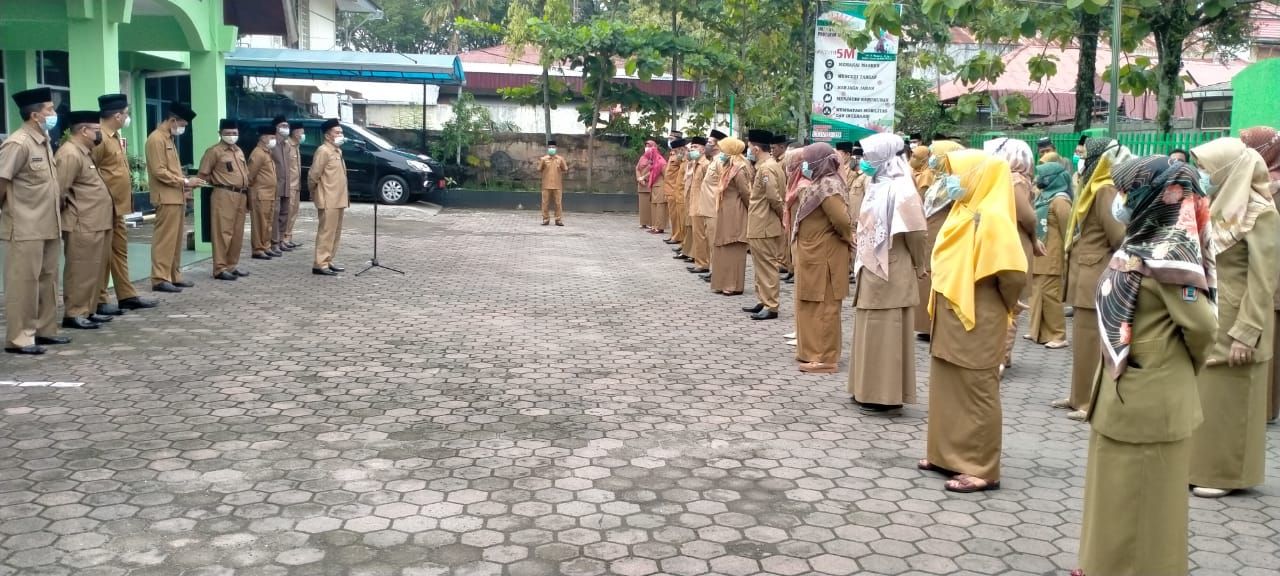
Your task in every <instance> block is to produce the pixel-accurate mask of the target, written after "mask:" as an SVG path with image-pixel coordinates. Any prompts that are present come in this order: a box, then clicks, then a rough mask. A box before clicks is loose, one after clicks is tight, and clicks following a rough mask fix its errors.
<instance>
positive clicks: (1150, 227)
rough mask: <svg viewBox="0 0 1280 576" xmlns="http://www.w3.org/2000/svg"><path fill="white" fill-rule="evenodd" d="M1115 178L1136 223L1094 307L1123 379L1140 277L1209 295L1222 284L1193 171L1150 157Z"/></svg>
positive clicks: (1112, 366)
mask: <svg viewBox="0 0 1280 576" xmlns="http://www.w3.org/2000/svg"><path fill="white" fill-rule="evenodd" d="M1112 177H1113V179H1114V180H1115V183H1116V186H1117V187H1118V188H1119V189H1120V192H1121V193H1122V194H1124V196H1123V198H1124V205H1125V207H1127V208H1128V209H1129V210H1130V211H1131V213H1132V217H1131V218H1130V220H1129V224H1128V225H1127V227H1126V229H1125V237H1124V242H1123V243H1121V244H1120V249H1118V250H1116V253H1115V254H1114V255H1113V256H1112V257H1111V263H1110V264H1109V265H1108V266H1107V270H1106V271H1105V272H1103V274H1102V280H1101V281H1100V282H1099V283H1098V291H1097V296H1096V305H1097V308H1098V329H1099V330H1101V331H1102V334H1103V336H1104V338H1103V342H1102V348H1103V350H1104V351H1105V352H1106V353H1105V354H1104V355H1103V360H1104V361H1105V362H1106V367H1107V370H1109V371H1110V374H1111V377H1112V378H1113V379H1118V378H1119V377H1120V375H1121V374H1123V373H1124V370H1125V367H1127V366H1128V363H1129V347H1130V344H1131V340H1132V338H1133V319H1134V316H1135V315H1136V313H1137V307H1138V291H1139V287H1140V285H1141V284H1142V278H1143V277H1144V276H1150V277H1151V278H1153V279H1155V280H1156V281H1157V282H1160V283H1161V284H1170V285H1175V286H1184V287H1195V288H1198V289H1200V290H1202V291H1205V292H1206V293H1207V292H1208V291H1209V290H1211V289H1213V288H1215V287H1216V285H1217V279H1216V275H1215V270H1214V258H1213V253H1212V252H1211V251H1210V249H1209V246H1210V244H1211V243H1212V240H1211V239H1210V231H1211V228H1212V225H1211V224H1210V216H1209V199H1208V198H1206V197H1205V192H1204V190H1201V189H1200V181H1199V174H1198V173H1197V172H1196V171H1195V169H1193V168H1191V167H1190V166H1188V165H1187V164H1185V163H1183V162H1178V161H1176V160H1170V159H1169V157H1168V156H1147V157H1145V158H1136V159H1133V160H1129V161H1127V162H1125V163H1123V164H1120V165H1119V166H1116V167H1115V168H1114V169H1113V170H1112ZM1205 296H1206V297H1207V296H1208V295H1207V294H1206V295H1205Z"/></svg>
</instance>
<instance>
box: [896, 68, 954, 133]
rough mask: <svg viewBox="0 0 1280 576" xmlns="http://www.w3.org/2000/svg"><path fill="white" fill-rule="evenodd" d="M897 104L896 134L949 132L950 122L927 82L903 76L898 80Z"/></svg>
mask: <svg viewBox="0 0 1280 576" xmlns="http://www.w3.org/2000/svg"><path fill="white" fill-rule="evenodd" d="M899 68H901V65H899ZM897 102H898V106H897V110H896V111H895V115H896V118H895V125H896V126H895V129H896V130H897V131H898V132H904V133H907V134H916V133H919V134H926V135H928V134H933V133H935V132H945V131H949V129H950V127H951V126H950V124H951V122H950V120H949V118H947V116H946V114H945V113H944V112H943V110H942V105H941V104H939V103H938V95H937V94H934V92H933V86H932V85H931V84H929V83H928V82H926V81H924V80H919V79H916V78H911V77H910V76H907V75H905V74H903V75H902V76H900V77H899V78H898V91H897Z"/></svg>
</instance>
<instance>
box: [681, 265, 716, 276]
mask: <svg viewBox="0 0 1280 576" xmlns="http://www.w3.org/2000/svg"><path fill="white" fill-rule="evenodd" d="M684 269H685V270H688V271H690V272H693V273H694V274H706V273H707V272H710V270H708V269H706V268H699V267H697V266H685V267H684Z"/></svg>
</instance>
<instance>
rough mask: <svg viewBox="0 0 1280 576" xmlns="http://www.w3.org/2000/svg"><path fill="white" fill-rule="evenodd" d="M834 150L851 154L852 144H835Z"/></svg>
mask: <svg viewBox="0 0 1280 576" xmlns="http://www.w3.org/2000/svg"><path fill="white" fill-rule="evenodd" d="M836 150H839V151H841V152H853V142H836Z"/></svg>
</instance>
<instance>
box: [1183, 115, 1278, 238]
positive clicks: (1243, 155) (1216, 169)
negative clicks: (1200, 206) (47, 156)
mask: <svg viewBox="0 0 1280 576" xmlns="http://www.w3.org/2000/svg"><path fill="white" fill-rule="evenodd" d="M1191 157H1192V158H1194V159H1195V161H1196V164H1197V165H1198V166H1199V167H1200V169H1201V170H1204V171H1205V172H1208V173H1209V182H1210V183H1212V185H1213V188H1214V192H1213V199H1212V203H1211V204H1210V208H1209V212H1210V214H1212V215H1213V250H1214V251H1213V254H1214V256H1217V255H1218V254H1221V253H1223V252H1226V251H1227V249H1228V248H1231V247H1232V246H1235V245H1236V243H1237V242H1239V241H1240V239H1242V238H1244V236H1245V234H1248V233H1249V231H1250V230H1253V225H1254V223H1255V222H1257V220H1258V216H1260V215H1262V214H1263V213H1264V212H1268V211H1274V210H1275V209H1276V205H1275V202H1274V201H1273V200H1272V198H1271V177H1270V175H1269V174H1268V173H1267V164H1266V161H1265V160H1263V159H1262V155H1260V154H1258V151H1257V150H1254V149H1252V148H1249V147H1248V146H1245V144H1244V141H1242V140H1241V139H1239V138H1218V139H1217V140H1214V141H1212V142H1209V143H1207V144H1201V145H1200V146H1196V147H1195V148H1192V149H1191Z"/></svg>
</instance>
